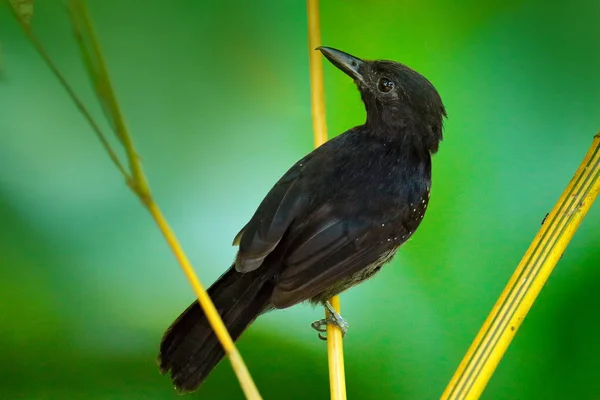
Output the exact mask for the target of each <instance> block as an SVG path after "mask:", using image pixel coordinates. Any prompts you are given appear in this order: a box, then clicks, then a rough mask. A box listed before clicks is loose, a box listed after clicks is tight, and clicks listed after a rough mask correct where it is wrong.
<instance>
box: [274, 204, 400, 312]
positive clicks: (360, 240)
mask: <svg viewBox="0 0 600 400" xmlns="http://www.w3.org/2000/svg"><path fill="white" fill-rule="evenodd" d="M344 208H345V207H344V206H343V205H336V206H333V205H329V204H327V205H325V206H323V207H321V208H320V209H319V210H317V211H316V212H315V213H313V215H312V216H311V217H310V218H309V219H308V221H307V222H306V223H305V224H302V226H301V228H300V229H299V232H298V233H297V234H293V235H292V238H291V239H290V243H289V244H288V243H286V247H287V249H288V251H287V252H286V253H285V256H284V258H283V266H282V270H281V273H280V274H279V275H278V277H277V283H276V287H275V291H274V293H273V296H272V298H271V302H272V304H273V305H275V307H277V308H285V307H289V306H292V305H294V304H296V303H299V302H302V301H305V300H308V299H311V298H313V297H315V296H318V295H319V294H321V293H322V292H327V291H329V290H331V287H332V286H333V287H335V286H336V285H339V284H340V282H341V281H343V280H344V279H349V278H350V277H351V275H353V274H356V273H360V272H359V271H361V270H363V269H365V268H367V267H370V266H372V267H373V268H378V267H380V262H381V263H382V262H383V259H384V258H386V257H389V256H390V255H391V254H393V253H391V252H393V251H394V250H395V249H396V248H397V247H398V245H399V244H400V243H401V242H402V241H403V240H402V239H403V238H402V237H398V235H397V234H398V232H399V231H402V226H400V229H398V228H399V227H398V226H397V225H396V226H394V225H393V224H391V223H387V224H386V223H385V222H383V219H382V218H377V216H374V215H363V216H361V212H360V211H357V212H349V211H345V210H344ZM388 222H389V220H388ZM394 235H396V236H394ZM371 272H374V271H371ZM358 280H360V279H358ZM358 280H357V281H358Z"/></svg>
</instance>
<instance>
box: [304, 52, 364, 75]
mask: <svg viewBox="0 0 600 400" xmlns="http://www.w3.org/2000/svg"><path fill="white" fill-rule="evenodd" d="M316 50H320V51H321V53H323V55H324V56H325V57H326V58H327V59H328V60H329V61H331V63H332V64H333V65H335V66H336V67H337V68H339V69H340V70H342V71H344V73H346V75H348V76H350V77H351V78H352V79H354V80H355V81H359V82H362V81H363V76H362V75H361V73H360V72H359V69H360V66H361V65H362V64H364V63H365V62H364V61H363V60H361V59H360V58H356V57H354V56H351V55H350V54H348V53H344V52H343V51H340V50H336V49H332V48H331V47H325V46H319V47H317V48H316Z"/></svg>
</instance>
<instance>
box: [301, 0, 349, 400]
mask: <svg viewBox="0 0 600 400" xmlns="http://www.w3.org/2000/svg"><path fill="white" fill-rule="evenodd" d="M307 9H308V47H309V48H308V55H309V63H310V89H311V109H312V118H313V132H314V145H315V147H319V146H321V145H322V144H323V143H325V142H326V141H327V125H326V120H325V89H324V87H323V58H322V57H321V54H320V53H319V52H317V51H315V49H316V48H317V47H319V46H320V45H321V23H320V18H319V0H308V1H307ZM329 302H330V303H331V305H332V306H333V308H334V309H335V310H336V311H337V312H338V313H339V312H340V299H339V297H338V296H335V297H333V298H332V299H331V300H329ZM327 355H328V359H329V387H330V391H331V399H332V400H345V399H346V378H345V373H344V348H343V343H342V331H341V330H340V329H339V328H338V327H337V326H335V325H333V324H327Z"/></svg>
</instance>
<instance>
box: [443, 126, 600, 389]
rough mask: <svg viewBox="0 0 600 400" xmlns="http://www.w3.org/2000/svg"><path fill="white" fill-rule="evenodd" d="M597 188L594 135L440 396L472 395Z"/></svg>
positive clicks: (598, 140)
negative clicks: (588, 147)
mask: <svg viewBox="0 0 600 400" xmlns="http://www.w3.org/2000/svg"><path fill="white" fill-rule="evenodd" d="M599 192H600V134H598V135H596V136H595V138H594V141H593V143H592V146H591V147H590V149H589V151H588V153H587V154H586V156H585V158H584V160H583V162H582V163H581V165H580V166H579V168H578V169H577V172H576V173H575V176H574V177H573V179H572V180H571V182H570V183H569V185H568V186H567V188H566V189H565V191H564V193H563V194H562V196H561V197H560V199H559V200H558V203H557V204H556V205H555V206H554V208H553V209H552V211H551V212H550V214H549V215H548V217H547V218H546V219H545V221H544V222H543V224H542V228H541V229H540V231H539V232H538V234H537V235H536V237H535V239H534V240H533V242H532V243H531V246H530V247H529V249H528V250H527V252H526V253H525V256H523V259H522V260H521V262H520V263H519V266H518V267H517V269H516V271H515V272H514V274H513V276H512V277H511V278H510V280H509V282H508V284H507V286H506V288H504V291H503V292H502V294H501V295H500V298H499V299H498V301H497V302H496V304H495V305H494V308H493V309H492V311H491V313H490V315H489V316H488V318H487V320H486V321H485V323H484V324H483V326H482V327H481V330H480V331H479V333H478V334H477V337H476V338H475V340H474V341H473V343H472V344H471V347H470V348H469V350H468V352H467V354H466V355H465V357H464V359H463V360H462V362H461V363H460V365H459V367H458V370H457V371H456V372H455V374H454V376H453V377H452V380H451V381H450V383H449V385H448V387H447V388H446V390H445V391H444V393H443V395H442V397H441V398H442V399H443V400H459V399H460V400H463V399H478V398H479V396H480V395H481V393H483V390H484V389H485V386H486V385H487V383H488V381H489V380H490V378H491V377H492V374H493V373H494V371H495V369H496V367H497V366H498V363H499V362H500V360H501V359H502V356H503V355H504V353H505V352H506V349H507V348H508V346H509V345H510V342H511V341H512V339H513V338H514V336H515V334H516V333H517V330H518V329H519V326H520V325H521V323H522V322H523V319H524V318H525V316H526V315H527V312H528V311H529V309H530V308H531V306H532V305H533V302H534V301H535V299H536V298H537V296H538V294H539V293H540V291H541V290H542V287H543V286H544V284H545V283H546V280H547V279H548V277H549V276H550V273H551V272H552V270H553V269H554V266H555V265H556V263H557V262H558V260H559V259H560V257H561V256H562V254H563V252H564V251H565V249H566V247H567V245H568V244H569V242H570V241H571V239H572V238H573V235H574V234H575V231H576V230H577V228H578V227H579V225H580V224H581V221H582V220H583V218H584V217H585V215H586V213H587V212H588V211H589V209H590V207H591V206H592V203H593V202H594V200H595V199H596V197H597V196H598V193H599Z"/></svg>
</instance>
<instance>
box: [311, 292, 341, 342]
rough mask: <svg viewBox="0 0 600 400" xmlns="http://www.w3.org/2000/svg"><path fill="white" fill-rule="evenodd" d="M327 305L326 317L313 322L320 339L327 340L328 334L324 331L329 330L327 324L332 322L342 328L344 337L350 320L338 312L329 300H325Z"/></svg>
mask: <svg viewBox="0 0 600 400" xmlns="http://www.w3.org/2000/svg"><path fill="white" fill-rule="evenodd" d="M323 307H325V318H323V319H320V320H318V321H315V322H313V323H312V324H311V326H312V327H313V329H314V330H316V331H317V332H319V339H321V340H327V336H325V335H323V333H325V332H327V324H332V325H335V326H337V327H338V328H340V331H342V337H343V336H344V335H346V332H348V322H346V320H345V319H344V318H343V317H342V316H341V315H340V314H339V313H338V312H337V311H335V308H333V306H332V305H331V303H330V302H329V301H325V302H323Z"/></svg>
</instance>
